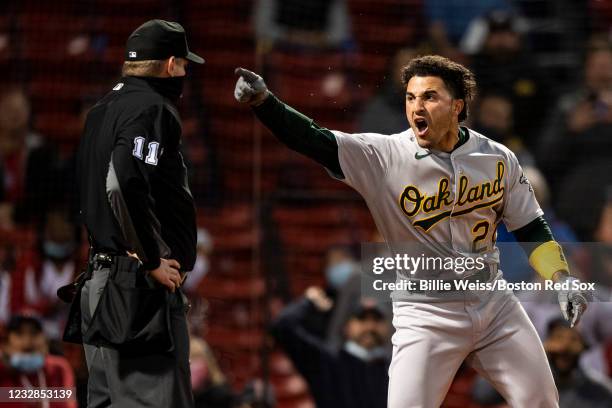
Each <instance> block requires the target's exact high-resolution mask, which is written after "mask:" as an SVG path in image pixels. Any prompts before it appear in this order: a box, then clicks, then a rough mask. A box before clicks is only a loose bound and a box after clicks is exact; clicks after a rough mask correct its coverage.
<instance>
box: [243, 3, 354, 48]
mask: <svg viewBox="0 0 612 408" xmlns="http://www.w3.org/2000/svg"><path fill="white" fill-rule="evenodd" d="M255 33H256V35H257V38H258V40H259V41H260V44H262V45H264V48H269V47H273V46H281V47H283V46H287V47H292V48H294V47H295V48H315V49H316V48H345V47H350V43H351V28H350V19H349V15H348V11H347V7H346V1H345V0H331V1H330V0H282V1H280V0H259V1H258V2H257V6H256V9H255Z"/></svg>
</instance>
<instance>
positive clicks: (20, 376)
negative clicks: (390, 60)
mask: <svg viewBox="0 0 612 408" xmlns="http://www.w3.org/2000/svg"><path fill="white" fill-rule="evenodd" d="M6 331H7V337H6V342H5V343H4V344H3V346H2V351H1V353H0V387H7V388H12V389H15V388H50V387H60V388H62V389H68V388H72V391H73V392H74V386H75V385H74V373H73V372H72V368H71V367H70V365H69V363H68V361H67V360H66V359H65V358H64V357H61V356H53V355H49V354H47V353H46V340H45V336H44V334H43V332H42V325H41V322H40V321H39V320H38V319H37V318H35V317H33V316H25V315H16V316H13V317H12V318H11V320H10V321H9V323H8V325H7V328H6ZM2 407H6V408H11V407H15V408H17V407H19V408H76V407H77V403H76V395H75V396H74V397H73V398H72V399H70V400H65V401H50V400H39V401H36V402H15V403H13V402H3V403H2Z"/></svg>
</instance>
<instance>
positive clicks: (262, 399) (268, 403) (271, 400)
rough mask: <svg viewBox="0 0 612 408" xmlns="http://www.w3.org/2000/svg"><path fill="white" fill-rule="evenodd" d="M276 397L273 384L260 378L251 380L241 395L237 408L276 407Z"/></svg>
mask: <svg viewBox="0 0 612 408" xmlns="http://www.w3.org/2000/svg"><path fill="white" fill-rule="evenodd" d="M274 407H276V397H275V395H274V389H273V388H272V385H271V384H269V383H268V384H265V383H264V382H263V381H262V380H260V379H255V380H253V381H251V382H249V383H248V384H247V385H246V386H245V387H244V390H243V391H242V393H241V394H240V397H239V402H238V406H237V408H274Z"/></svg>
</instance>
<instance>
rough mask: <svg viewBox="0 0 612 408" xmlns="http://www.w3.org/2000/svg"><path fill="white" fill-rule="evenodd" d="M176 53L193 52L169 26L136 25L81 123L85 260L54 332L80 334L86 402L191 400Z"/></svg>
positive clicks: (191, 228) (191, 238) (182, 63)
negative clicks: (119, 66)
mask: <svg viewBox="0 0 612 408" xmlns="http://www.w3.org/2000/svg"><path fill="white" fill-rule="evenodd" d="M188 61H191V62H195V63H198V64H202V63H203V62H204V60H203V59H202V58H201V57H199V56H197V55H196V54H194V53H192V52H190V51H189V49H188V47H187V39H186V34H185V30H184V29H183V27H182V26H181V25H180V24H178V23H174V22H168V21H163V20H151V21H148V22H146V23H144V24H143V25H142V26H140V27H138V28H137V29H136V30H135V31H134V32H133V33H132V34H131V35H130V37H129V38H128V40H127V46H126V51H125V62H124V64H123V77H122V78H121V80H120V82H119V83H117V84H116V85H115V86H114V87H113V89H112V91H111V92H110V93H108V94H107V95H106V96H105V97H104V98H102V100H100V101H99V102H98V103H97V104H96V105H95V106H94V107H93V108H92V109H91V111H90V112H89V114H88V116H87V121H86V123H85V129H84V133H83V137H82V139H81V143H80V146H79V151H78V156H77V172H78V174H77V180H78V188H79V197H80V209H81V216H82V219H83V221H84V223H85V226H86V228H87V231H88V233H89V239H90V244H91V252H90V257H89V259H90V267H89V269H88V272H87V274H86V275H85V277H84V279H82V280H81V282H80V287H82V289H81V290H77V292H76V298H75V299H74V301H73V304H72V308H71V314H70V318H69V321H68V325H67V328H66V331H65V334H64V338H65V340H67V341H75V340H77V341H79V340H80V341H82V342H83V344H84V348H85V356H86V360H87V367H88V370H89V383H88V397H87V401H88V407H90V408H98V407H109V406H112V407H113V408H124V407H125V408H134V407H179V408H180V407H192V406H193V397H192V392H191V382H190V373H189V361H188V357H189V338H188V331H187V324H186V311H187V308H188V304H187V301H186V298H185V296H184V295H183V294H182V292H181V290H180V286H181V283H182V282H183V280H184V278H185V274H186V272H187V271H190V270H191V269H192V268H193V265H194V262H195V258H196V214H195V206H194V203H193V197H192V195H191V192H190V190H189V186H188V184H187V170H186V167H185V164H184V161H183V157H182V155H181V152H180V144H181V143H180V139H181V120H180V117H179V114H178V112H177V109H176V104H177V101H178V100H179V98H180V96H181V93H182V86H183V80H184V78H185V67H186V65H187V63H188ZM79 297H80V299H79ZM79 307H80V310H79ZM77 320H78V322H79V323H78V326H80V327H79V328H78V330H75V327H76V326H75V321H77ZM77 331H78V333H77Z"/></svg>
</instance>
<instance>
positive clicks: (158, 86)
mask: <svg viewBox="0 0 612 408" xmlns="http://www.w3.org/2000/svg"><path fill="white" fill-rule="evenodd" d="M140 78H141V79H144V80H145V81H147V83H148V84H149V85H151V87H153V89H155V90H156V91H157V92H159V93H160V94H162V95H163V96H164V97H166V98H168V99H170V100H171V101H172V102H173V103H175V104H176V103H177V102H178V101H179V99H180V98H181V97H182V96H183V86H184V85H185V76H177V77H169V78H156V77H140Z"/></svg>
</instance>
